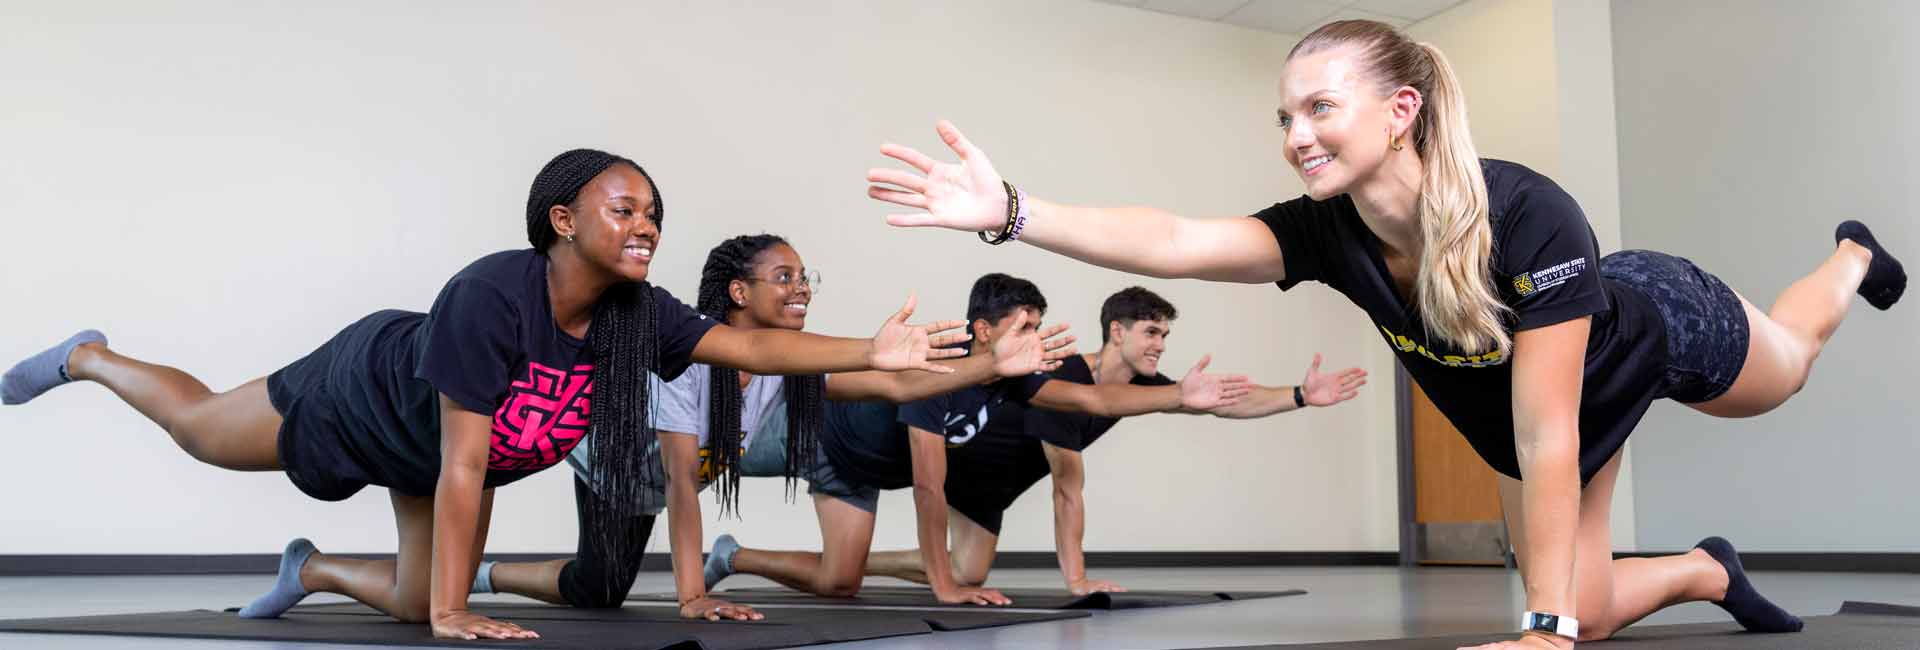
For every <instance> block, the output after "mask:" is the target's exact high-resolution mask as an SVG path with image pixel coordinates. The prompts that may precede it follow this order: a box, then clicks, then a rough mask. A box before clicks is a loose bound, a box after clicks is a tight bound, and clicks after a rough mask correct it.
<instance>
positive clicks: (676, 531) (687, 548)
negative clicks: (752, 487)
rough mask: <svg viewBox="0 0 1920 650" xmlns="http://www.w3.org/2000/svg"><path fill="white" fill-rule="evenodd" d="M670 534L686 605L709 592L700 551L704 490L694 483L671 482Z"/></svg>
mask: <svg viewBox="0 0 1920 650" xmlns="http://www.w3.org/2000/svg"><path fill="white" fill-rule="evenodd" d="M667 535H668V540H669V543H670V545H671V549H672V552H673V589H674V593H675V594H676V595H677V596H678V598H679V600H680V602H681V603H682V604H685V603H687V602H689V601H692V600H693V599H695V598H699V597H701V596H705V595H707V584H706V579H705V576H704V575H703V573H702V571H703V569H704V567H703V566H702V564H701V557H700V551H701V550H702V549H701V542H702V535H703V531H702V530H701V523H700V493H699V492H698V491H697V490H696V489H695V487H694V486H692V485H684V484H682V482H681V481H677V480H676V481H671V482H670V483H669V485H668V487H667Z"/></svg>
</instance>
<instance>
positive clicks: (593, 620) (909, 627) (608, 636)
mask: <svg viewBox="0 0 1920 650" xmlns="http://www.w3.org/2000/svg"><path fill="white" fill-rule="evenodd" d="M511 608H512V606H509V607H508V608H503V609H511ZM475 609H476V610H477V611H480V612H483V613H485V612H490V611H494V610H492V609H490V608H487V607H484V606H482V607H476V608H475ZM540 609H548V610H566V609H568V608H560V607H542V608H540ZM571 611H574V612H577V613H576V614H574V615H562V614H557V613H555V614H550V615H549V617H548V618H534V617H521V618H519V619H515V618H511V617H509V618H507V619H506V620H510V621H516V622H519V623H520V624H521V625H523V626H525V627H528V628H530V629H533V630H535V631H537V632H539V633H540V636H541V638H539V639H512V640H496V639H482V640H475V641H463V640H452V639H435V638H432V635H431V633H430V632H429V630H428V628H427V626H426V625H424V624H417V623H400V622H396V621H394V620H393V619H391V618H388V617H386V616H384V615H365V614H361V613H355V612H351V611H347V612H338V613H307V612H294V613H289V614H287V615H286V616H284V617H282V618H279V619H245V618H240V617H238V616H235V615H233V614H232V613H229V612H214V611H207V610H193V611H184V612H161V613H153V614H122V615H110V616H82V617H67V618H43V619H20V620H8V621H0V632H37V633H53V634H92V635H119V636H153V637H172V638H205V639H246V640H261V641H302V642H312V643H346V644H362V645H387V646H409V647H487V648H516V649H519V648H527V649H541V650H587V649H596V650H597V649H602V648H606V649H620V650H628V649H631V650H761V649H765V648H786V647H793V646H804V645H812V644H816V643H833V642H838V641H856V640H864V639H878V638H885V637H894V636H907V635H917V634H927V633H930V632H932V631H933V627H932V626H930V625H928V624H927V623H926V622H925V621H923V620H922V619H921V617H919V616H917V615H909V616H900V615H897V614H894V613H892V612H882V611H877V610H876V611H869V612H852V613H849V612H844V611H833V610H811V609H792V610H783V611H781V612H780V614H781V615H780V617H779V618H778V619H776V620H771V621H754V622H740V621H724V622H708V621H688V620H683V619H681V618H680V617H679V614H678V612H677V610H675V609H674V608H670V607H631V608H625V609H619V610H597V611H595V612H592V613H591V614H592V615H585V613H586V612H587V611H588V610H571ZM495 613H503V614H504V613H505V612H495ZM1005 613H1007V614H1018V613H1016V612H1005ZM1013 618H1018V617H1013ZM1002 620H1003V621H1004V620H1012V619H1011V618H1003V619H1002ZM1003 624H1004V623H1003ZM4 645H8V644H7V643H6V642H5V641H4V639H0V646H4Z"/></svg>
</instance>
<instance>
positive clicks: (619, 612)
mask: <svg viewBox="0 0 1920 650" xmlns="http://www.w3.org/2000/svg"><path fill="white" fill-rule="evenodd" d="M471 607H472V608H473V611H475V612H478V613H480V614H484V615H486V616H490V617H493V618H497V619H501V620H507V621H529V622H528V623H524V624H523V625H525V626H527V627H532V628H533V629H536V630H537V629H540V628H539V625H540V623H539V621H547V620H555V621H614V622H618V621H634V620H640V621H651V620H657V619H658V618H659V617H660V616H662V615H671V614H673V613H674V612H676V611H677V610H676V609H675V606H672V605H665V606H654V607H643V606H629V607H626V608H623V609H577V608H573V607H556V606H553V605H498V604H489V603H473V604H472V605H471ZM293 611H294V612H295V613H300V614H351V615H357V616H386V615H385V614H382V613H380V612H379V611H378V610H375V609H373V608H371V607H367V606H366V605H361V604H358V603H339V604H334V605H303V606H300V607H295V608H293ZM760 613H762V614H766V615H767V621H771V622H775V623H793V624H804V625H816V626H819V627H821V628H822V629H821V630H820V631H821V633H822V635H824V636H832V635H834V634H835V633H836V630H839V629H841V626H842V625H843V623H844V624H851V625H850V626H849V628H848V629H853V630H856V631H859V632H860V633H863V634H866V635H865V636H856V637H850V638H846V639H837V638H836V639H831V640H833V641H852V640H856V639H866V638H873V637H872V636H871V634H870V631H871V630H873V629H875V626H876V625H877V624H878V623H880V622H881V621H887V622H890V623H892V624H894V625H898V626H901V627H902V628H903V629H904V628H908V627H914V628H916V629H915V630H914V631H910V632H901V633H902V634H917V633H925V632H927V631H929V630H932V631H939V632H955V631H960V630H977V629H981V628H988V627H1001V626H1004V625H1019V624H1021V623H1039V622H1043V621H1064V620H1068V619H1075V618H1087V617H1088V616H1092V614H1090V613H1088V612H1084V611H1056V612H1035V611H1019V610H1008V609H986V608H976V609H972V610H967V609H920V610H914V609H873V608H836V609H817V608H811V607H809V608H795V607H781V608H769V609H763V610H761V611H760ZM762 622H766V621H762ZM918 624H923V625H924V626H925V629H918Z"/></svg>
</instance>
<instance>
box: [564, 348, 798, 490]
mask: <svg viewBox="0 0 1920 650" xmlns="http://www.w3.org/2000/svg"><path fill="white" fill-rule="evenodd" d="M711 372H713V369H712V367H711V366H708V365H707V364H704V363H696V364H693V365H691V366H688V367H687V370H686V372H682V373H680V376H679V377H678V378H676V379H674V380H673V381H670V382H663V381H660V378H659V377H658V376H656V375H652V374H649V375H648V376H647V379H648V381H649V382H651V386H650V389H651V391H652V393H651V394H652V400H651V402H652V407H653V409H652V410H653V413H652V417H653V428H654V430H656V431H658V432H659V433H660V435H663V436H671V435H692V436H694V437H695V438H696V442H695V444H696V445H697V446H698V447H699V448H700V457H701V458H700V489H702V490H705V489H706V488H707V485H708V483H709V482H710V481H711V480H712V471H711V470H710V469H709V467H708V464H707V458H706V455H707V452H706V447H707V438H708V436H709V431H708V428H707V413H708V409H709V408H710V407H711V403H710V402H709V401H708V400H709V398H710V395H709V393H710V387H711V384H710V383H708V377H710V376H711V375H710V374H709V373H711ZM728 372H732V371H728ZM784 384H785V381H784V378H783V377H779V376H771V377H768V376H760V375H754V376H753V379H752V380H750V381H748V382H747V386H746V389H745V391H744V392H743V393H742V395H741V400H740V425H741V429H742V431H743V432H744V434H745V435H744V436H742V437H741V439H740V447H741V449H742V450H743V451H742V452H741V458H740V474H741V475H742V476H779V475H781V474H782V473H783V472H785V471H786V458H785V457H784V456H785V453H786V437H787V392H786V390H785V385H784ZM589 436H591V434H589ZM756 443H758V444H756ZM590 448H591V445H590V444H588V441H587V440H582V441H581V442H580V444H579V445H578V446H576V447H574V448H573V452H572V453H570V454H568V455H567V465H568V466H570V467H572V468H573V472H574V475H576V476H579V477H580V478H581V480H584V481H586V482H587V484H588V485H592V484H593V481H592V480H591V479H590V477H591V476H592V474H591V473H590V471H589V470H590V469H591V467H592V466H591V465H590V462H591V461H590V459H589V458H588V455H589V452H588V449H590ZM647 462H649V463H652V464H653V465H654V467H655V469H656V470H661V467H662V462H663V460H662V458H661V456H660V445H659V444H658V443H655V444H653V445H651V446H649V447H648V448H647ZM769 471H770V472H771V473H768V472H769ZM660 475H661V476H665V475H666V472H665V471H660ZM642 498H643V499H644V503H643V504H642V507H643V510H644V511H645V512H646V513H648V514H657V513H659V512H660V511H661V510H663V509H665V508H666V505H667V495H666V490H665V488H664V487H663V488H661V489H659V490H653V491H650V492H649V493H648V494H647V495H646V496H644V497H642Z"/></svg>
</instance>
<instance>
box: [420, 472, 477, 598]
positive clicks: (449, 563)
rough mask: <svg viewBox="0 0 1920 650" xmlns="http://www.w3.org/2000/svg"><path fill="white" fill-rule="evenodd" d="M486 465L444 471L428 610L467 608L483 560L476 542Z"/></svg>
mask: <svg viewBox="0 0 1920 650" xmlns="http://www.w3.org/2000/svg"><path fill="white" fill-rule="evenodd" d="M485 475H486V470H485V469H484V468H481V469H478V470H477V471H476V470H475V469H474V468H471V467H467V466H465V465H450V466H447V467H443V468H441V470H440V479H439V481H438V482H436V483H435V485H434V491H433V558H432V562H433V565H432V569H431V575H432V583H431V585H432V587H431V589H430V595H429V596H428V599H427V601H428V603H427V604H428V611H429V612H430V613H431V614H433V615H434V616H439V615H441V614H445V613H448V612H460V611H466V609H467V592H468V591H470V590H471V589H472V586H473V571H474V568H475V566H476V565H477V564H478V562H479V558H478V557H476V556H475V555H474V548H473V542H474V539H475V537H476V536H478V535H479V534H480V492H481V490H482V486H483V480H482V477H484V476H485Z"/></svg>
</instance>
